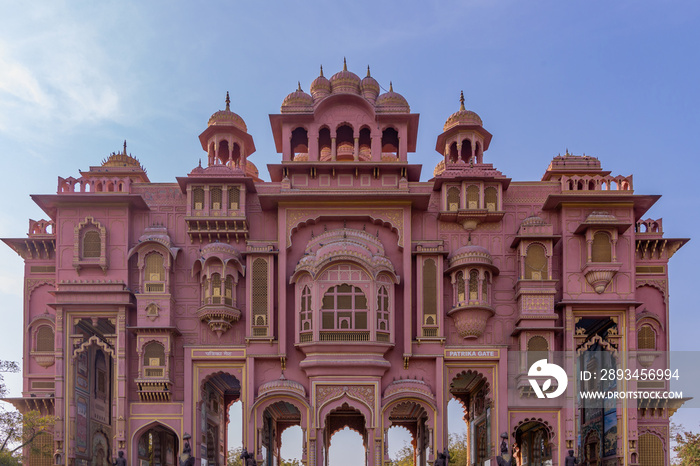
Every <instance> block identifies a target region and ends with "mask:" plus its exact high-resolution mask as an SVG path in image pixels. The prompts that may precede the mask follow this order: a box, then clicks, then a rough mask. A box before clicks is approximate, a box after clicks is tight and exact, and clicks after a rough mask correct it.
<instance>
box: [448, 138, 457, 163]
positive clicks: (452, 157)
mask: <svg viewBox="0 0 700 466" xmlns="http://www.w3.org/2000/svg"><path fill="white" fill-rule="evenodd" d="M457 158H459V154H458V153H457V143H456V142H453V143H452V144H450V154H449V159H448V161H449V162H450V163H457Z"/></svg>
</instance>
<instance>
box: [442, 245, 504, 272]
mask: <svg viewBox="0 0 700 466" xmlns="http://www.w3.org/2000/svg"><path fill="white" fill-rule="evenodd" d="M447 260H448V262H449V267H450V269H451V268H453V267H459V266H462V265H484V266H487V267H488V268H489V269H492V271H493V272H495V273H498V268H496V266H494V265H493V258H492V257H491V253H489V251H488V250H487V249H486V248H483V247H481V246H477V245H475V244H471V242H470V243H469V244H467V245H466V246H462V247H461V248H458V249H457V250H456V251H455V252H453V253H452V254H450V255H449V256H448V258H447Z"/></svg>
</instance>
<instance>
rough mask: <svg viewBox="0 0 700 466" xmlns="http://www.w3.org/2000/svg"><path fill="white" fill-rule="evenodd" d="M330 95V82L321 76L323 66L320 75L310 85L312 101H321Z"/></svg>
mask: <svg viewBox="0 0 700 466" xmlns="http://www.w3.org/2000/svg"><path fill="white" fill-rule="evenodd" d="M330 93H331V82H330V81H329V80H328V79H327V78H326V77H325V76H323V66H322V67H321V74H320V75H319V76H318V78H316V79H314V81H313V82H312V83H311V95H312V96H313V99H314V100H319V99H322V98H324V97H326V96H328V95H330Z"/></svg>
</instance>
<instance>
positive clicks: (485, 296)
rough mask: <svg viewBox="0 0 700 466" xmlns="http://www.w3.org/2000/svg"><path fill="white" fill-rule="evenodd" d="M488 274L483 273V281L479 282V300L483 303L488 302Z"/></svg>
mask: <svg viewBox="0 0 700 466" xmlns="http://www.w3.org/2000/svg"><path fill="white" fill-rule="evenodd" d="M489 278H490V276H489V273H488V272H484V280H483V281H482V282H481V300H482V301H483V302H485V303H488V302H489Z"/></svg>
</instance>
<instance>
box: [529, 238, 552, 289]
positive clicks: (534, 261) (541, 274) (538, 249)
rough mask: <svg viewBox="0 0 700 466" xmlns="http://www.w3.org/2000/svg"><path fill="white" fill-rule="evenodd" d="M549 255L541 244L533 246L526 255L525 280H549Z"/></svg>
mask: <svg viewBox="0 0 700 466" xmlns="http://www.w3.org/2000/svg"><path fill="white" fill-rule="evenodd" d="M548 278H549V273H548V271H547V254H546V251H545V249H544V246H542V245H541V244H531V245H530V246H528V248H527V252H526V253H525V279H526V280H547V279H548Z"/></svg>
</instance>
